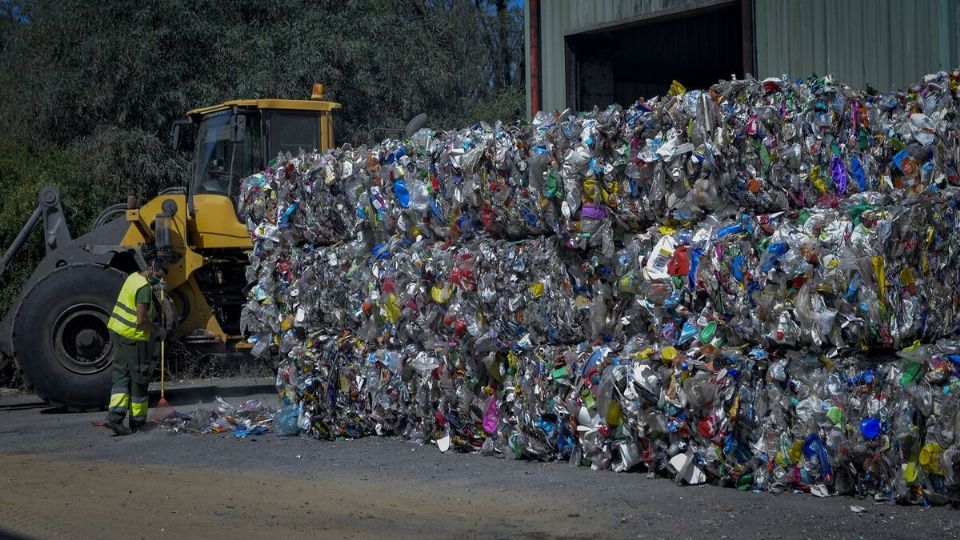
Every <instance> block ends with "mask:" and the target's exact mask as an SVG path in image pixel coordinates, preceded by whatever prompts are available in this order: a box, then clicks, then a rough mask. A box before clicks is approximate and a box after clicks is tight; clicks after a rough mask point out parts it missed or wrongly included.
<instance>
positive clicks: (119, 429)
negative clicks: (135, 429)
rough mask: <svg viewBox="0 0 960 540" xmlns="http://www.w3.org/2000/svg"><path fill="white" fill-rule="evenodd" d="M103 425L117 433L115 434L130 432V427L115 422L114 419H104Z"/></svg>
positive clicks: (127, 433)
mask: <svg viewBox="0 0 960 540" xmlns="http://www.w3.org/2000/svg"><path fill="white" fill-rule="evenodd" d="M103 427H105V428H107V429H109V430H110V431H112V432H113V434H114V435H117V436H120V435H129V434H130V428H128V427H127V426H125V425H123V424H121V423H120V422H117V421H116V420H106V421H104V422H103Z"/></svg>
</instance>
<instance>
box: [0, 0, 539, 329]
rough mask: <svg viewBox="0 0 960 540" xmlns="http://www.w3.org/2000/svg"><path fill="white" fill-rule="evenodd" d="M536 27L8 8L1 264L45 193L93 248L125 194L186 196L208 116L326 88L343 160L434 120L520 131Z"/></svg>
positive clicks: (231, 0)
mask: <svg viewBox="0 0 960 540" xmlns="http://www.w3.org/2000/svg"><path fill="white" fill-rule="evenodd" d="M521 19H522V15H521V13H520V10H519V8H518V7H517V6H516V5H515V4H511V3H509V2H506V1H505V0H492V1H490V0H484V1H480V0H396V1H394V0H340V1H329V0H328V1H324V2H315V1H305V0H211V1H207V2H196V1H192V0H123V1H121V0H115V1H111V0H107V1H101V2H89V1H85V0H0V70H2V75H0V77H2V79H0V191H2V193H3V194H4V197H5V202H4V204H3V205H2V206H0V250H2V249H3V248H5V247H6V246H8V245H9V244H10V243H11V242H12V240H13V238H14V236H15V235H16V234H17V232H18V230H19V228H20V226H21V224H23V223H24V222H25V221H26V219H27V218H28V217H29V215H30V212H31V211H32V209H33V207H34V206H35V204H36V196H37V193H38V191H39V189H40V188H41V187H42V186H43V185H45V184H48V183H52V184H55V185H58V186H59V187H60V189H61V192H62V194H63V198H64V202H65V204H66V205H67V207H68V214H69V218H70V224H71V229H72V231H71V232H72V233H73V234H74V235H78V234H80V233H82V232H85V231H86V230H87V229H88V228H89V227H90V225H91V224H92V223H93V221H94V220H95V218H96V216H97V215H98V213H99V212H100V210H101V209H102V208H103V207H105V206H106V205H108V204H110V203H113V202H122V200H123V199H125V195H126V194H135V195H138V196H139V198H140V200H141V201H143V200H146V199H147V198H149V197H151V196H153V195H154V194H155V193H156V192H157V190H158V189H160V188H162V187H166V186H169V185H176V184H178V183H181V182H182V181H183V178H184V174H183V173H184V171H186V168H187V161H188V157H187V156H183V155H176V154H175V153H173V151H171V150H169V149H167V148H166V147H165V145H164V141H165V140H166V135H167V132H168V130H169V128H170V126H171V125H172V122H173V121H174V120H176V119H178V118H181V117H182V116H183V113H184V112H185V111H187V110H188V109H190V108H193V107H197V106H203V105H210V104H214V103H218V102H221V101H225V100H229V99H235V98H240V97H244V98H256V97H280V98H298V99H303V98H305V97H307V96H308V95H309V91H310V88H311V85H312V83H314V82H316V81H322V82H324V83H325V85H326V87H327V93H328V96H329V98H330V99H333V100H335V101H339V102H341V103H342V104H343V109H342V110H341V111H339V112H338V115H337V117H336V120H335V122H336V141H337V143H338V144H339V143H344V142H352V143H366V142H370V141H372V140H374V137H375V136H377V135H378V134H379V135H380V136H381V138H382V133H383V132H382V131H374V130H375V129H376V128H402V127H403V126H404V124H405V122H406V121H407V120H408V119H410V118H411V117H413V116H415V115H417V114H418V113H421V112H426V113H428V114H429V115H430V118H431V125H432V126H433V127H438V128H444V129H448V128H456V127H463V126H466V125H469V124H471V123H472V122H474V121H476V120H480V119H484V120H488V121H493V120H495V119H496V117H497V116H503V117H505V118H503V119H505V120H515V119H517V118H519V117H520V115H521V114H522V111H523V101H524V92H523V88H522V84H521V83H520V82H519V81H520V80H521V76H520V74H522V72H523V64H522V62H523V60H522V57H523V55H522V41H523V31H522V23H521ZM371 134H373V136H371ZM91 186H92V187H93V189H91ZM42 251H43V248H42V246H41V244H40V242H39V239H38V238H34V239H33V241H32V242H31V243H30V244H29V246H28V249H27V250H26V251H25V253H24V254H23V255H22V256H21V257H20V258H19V260H18V261H17V262H16V264H15V267H14V268H13V271H12V272H11V273H10V274H9V275H7V276H5V278H4V282H3V283H0V314H2V313H4V312H5V311H6V309H7V308H8V307H9V305H10V302H11V301H12V300H13V298H15V296H16V293H17V292H18V290H19V288H20V287H21V286H22V284H23V282H24V281H25V279H26V277H27V276H29V274H30V273H31V272H32V270H33V268H34V266H35V265H36V262H37V261H38V260H39V258H40V257H41V256H42V254H43V253H42Z"/></svg>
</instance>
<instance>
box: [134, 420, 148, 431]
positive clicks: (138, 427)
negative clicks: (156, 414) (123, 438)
mask: <svg viewBox="0 0 960 540" xmlns="http://www.w3.org/2000/svg"><path fill="white" fill-rule="evenodd" d="M142 431H147V423H146V422H137V421H134V420H131V421H130V433H140V432H142Z"/></svg>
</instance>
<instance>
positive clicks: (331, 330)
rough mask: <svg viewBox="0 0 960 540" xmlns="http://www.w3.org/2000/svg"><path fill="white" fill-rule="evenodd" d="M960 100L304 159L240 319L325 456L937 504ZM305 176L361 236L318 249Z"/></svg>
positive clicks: (826, 101) (720, 92)
mask: <svg viewBox="0 0 960 540" xmlns="http://www.w3.org/2000/svg"><path fill="white" fill-rule="evenodd" d="M953 79H955V77H954V76H953V75H950V76H947V75H945V74H940V75H935V76H933V77H931V78H929V80H927V81H925V82H924V84H923V86H922V88H921V91H920V92H916V93H915V94H916V95H914V94H911V95H909V96H903V95H901V96H893V95H884V96H879V97H877V96H865V95H862V94H860V93H858V92H857V91H855V90H852V89H849V88H846V87H842V86H840V85H836V84H835V83H833V82H832V81H829V80H816V79H811V80H807V81H798V82H788V81H778V80H772V81H771V80H768V81H763V82H762V83H757V82H756V81H749V80H748V81H734V82H729V83H727V82H722V83H720V84H719V85H717V86H716V87H714V88H713V89H711V91H710V92H687V93H686V94H678V95H676V96H669V97H667V98H657V99H652V100H647V101H643V102H639V103H637V104H635V105H634V106H633V107H631V108H629V109H626V110H624V109H620V108H617V107H613V108H610V109H607V110H606V111H594V112H592V113H583V114H571V113H569V112H568V111H567V112H564V113H561V114H558V115H538V116H537V118H535V120H534V123H533V124H532V125H531V126H530V127H529V128H524V129H517V128H512V127H504V126H502V125H499V126H496V127H494V128H491V127H489V126H485V125H478V126H474V127H472V128H470V129H466V130H461V131H459V132H447V133H432V132H429V131H422V132H420V133H418V134H417V135H416V136H415V137H413V138H411V139H409V140H407V141H390V140H388V141H384V143H383V144H381V145H378V146H377V147H374V148H372V149H365V148H360V149H352V148H347V147H345V148H343V149H339V150H336V151H333V152H328V153H326V154H314V155H310V156H306V155H305V156H301V157H299V158H292V159H291V160H290V161H291V162H294V166H293V167H292V168H289V167H287V166H286V165H282V164H281V165H277V170H276V171H275V174H276V175H281V176H280V177H278V178H277V179H276V180H275V181H273V180H272V181H271V182H273V184H271V185H275V186H276V189H274V188H271V189H260V191H257V188H258V186H263V185H264V179H263V177H261V178H260V179H256V178H255V179H253V180H251V181H249V182H248V183H249V185H250V186H251V188H250V190H249V193H251V194H253V198H252V199H251V200H250V201H251V202H252V204H250V205H245V206H244V207H243V211H244V212H245V215H247V216H248V217H249V219H250V222H249V223H250V225H251V230H252V236H253V238H254V244H255V249H254V252H253V254H252V255H251V266H250V268H249V269H248V279H249V280H250V281H251V283H252V284H254V286H253V287H252V288H251V294H250V299H249V301H248V304H247V308H246V310H245V314H244V320H245V324H246V325H247V328H248V330H249V331H251V332H252V335H251V340H252V341H255V347H259V348H260V351H261V352H264V353H269V352H271V351H276V352H279V353H280V354H281V355H282V357H283V358H284V364H283V365H282V366H281V372H283V373H286V374H287V378H285V379H284V380H283V381H282V384H281V388H283V389H284V392H285V393H287V394H291V395H294V396H296V398H297V400H298V401H300V402H301V403H302V405H303V412H302V413H301V415H300V417H299V419H298V424H299V426H300V428H301V429H303V430H304V431H305V432H307V433H311V434H313V435H315V436H320V437H339V436H347V437H356V436H363V435H369V434H397V435H402V436H405V437H409V438H411V439H414V440H419V441H424V442H429V443H436V444H437V445H438V446H440V447H441V449H442V450H446V449H448V448H451V447H452V448H456V449H459V450H464V451H482V452H484V453H488V454H496V455H502V456H513V457H518V458H530V459H564V460H570V461H571V462H572V463H579V464H588V465H590V466H593V467H596V468H612V469H614V470H630V469H633V468H638V467H642V468H645V469H646V470H649V471H651V472H655V473H658V474H664V475H668V476H675V477H677V479H678V480H684V479H686V478H687V477H688V476H689V475H690V471H693V470H696V471H700V472H701V473H702V474H703V477H704V480H705V481H709V482H714V483H724V484H730V485H736V486H737V487H738V488H740V489H757V490H771V491H780V490H783V489H789V488H798V489H807V490H811V491H814V490H816V491H818V492H820V491H822V490H833V491H836V492H840V493H857V494H873V495H875V496H878V497H881V498H884V499H887V500H890V499H894V498H902V499H903V500H906V501H911V500H914V501H915V500H919V499H917V498H916V497H917V494H918V493H927V494H939V493H942V492H944V490H945V489H949V488H950V486H953V485H954V484H953V480H952V478H954V477H953V476H951V475H950V474H949V473H948V471H949V470H951V467H950V465H951V464H952V462H951V461H949V460H950V459H952V457H951V456H955V455H956V453H955V452H953V450H954V449H955V448H954V446H953V445H954V443H953V442H950V438H949V436H948V435H947V434H950V433H952V431H951V428H950V426H951V425H953V424H955V422H956V420H955V419H954V418H955V417H953V418H951V417H949V415H948V414H944V412H943V410H944V407H950V404H949V403H948V402H946V401H945V400H944V399H942V398H941V397H940V396H942V395H948V394H949V392H945V391H944V389H947V388H951V387H952V386H953V385H955V384H956V382H957V381H956V374H955V372H954V370H953V369H951V368H949V366H950V365H951V363H953V362H954V360H951V358H952V356H951V355H955V354H956V351H955V348H954V349H951V347H953V346H952V345H950V344H949V342H946V343H945V344H944V343H940V344H938V345H937V346H936V347H935V348H933V347H931V346H930V345H923V344H922V343H921V342H926V343H930V342H932V341H936V340H937V339H939V338H942V337H946V338H951V339H955V338H956V335H957V326H956V324H957V323H956V320H955V318H954V317H953V316H952V315H951V314H952V313H954V312H955V311H956V307H957V301H958V297H957V296H956V294H957V293H956V290H957V289H956V286H955V283H956V279H957V277H956V268H957V267H958V265H957V260H956V250H955V246H956V245H957V242H956V232H955V231H956V227H955V223H956V217H955V214H956V208H957V195H956V192H955V191H954V190H953V189H952V188H951V187H950V184H951V183H955V179H956V172H955V170H954V169H953V168H952V167H955V165H954V164H953V162H952V161H951V159H950V158H949V156H950V152H951V151H952V150H951V149H952V148H953V146H952V145H954V144H955V141H956V136H955V134H954V133H953V130H952V128H951V124H950V122H951V120H950V118H951V117H949V115H947V114H946V113H945V112H944V111H947V110H949V108H950V107H952V101H951V100H952V97H949V96H951V95H952V93H954V92H955V90H956V87H955V86H951V84H952V83H950V82H946V81H952V80H953ZM917 96H920V97H917ZM918 100H923V103H922V104H920V103H919V101H918ZM904 102H906V103H912V104H913V105H916V106H920V107H923V108H924V109H921V110H923V112H924V114H923V116H925V117H927V118H923V117H914V116H912V114H915V113H910V114H909V115H908V114H906V112H905V111H907V110H909V109H907V108H902V109H901V107H903V105H902V104H903V103H904ZM926 108H929V114H928V111H927V110H926ZM891 122H893V123H891ZM681 127H683V128H682V129H681ZM891 129H893V130H894V131H891ZM934 132H935V133H934ZM891 133H896V134H897V137H898V139H897V141H896V142H895V141H894V140H893V139H892V138H891V137H890V134H891ZM854 135H856V137H857V138H856V141H857V142H856V144H849V142H850V140H851V137H853V136H854ZM863 140H866V143H865V145H864V144H863V143H862V142H861V141H863ZM789 141H793V142H789ZM788 142H789V144H788ZM834 146H836V148H834ZM901 152H905V153H901ZM305 163H313V164H315V168H314V169H311V167H314V165H303V164H305ZM921 164H922V165H921ZM928 164H929V165H928ZM814 167H816V169H814ZM311 170H315V171H318V172H314V173H309V171H311ZM285 171H291V173H292V174H293V176H289V177H288V176H283V175H286V174H287V173H286V172H285ZM298 171H307V173H306V174H305V175H302V176H303V177H302V179H301V180H303V181H304V183H305V184H306V183H309V182H310V181H309V180H308V178H309V175H310V174H314V175H315V176H316V177H317V178H322V179H323V185H324V186H326V187H325V188H321V189H326V191H328V192H330V193H331V195H332V196H339V194H340V193H343V196H344V197H346V198H347V200H348V201H349V204H350V205H352V206H351V208H353V211H352V213H350V214H349V215H350V216H351V218H350V219H351V220H353V219H355V221H350V220H347V221H345V223H346V225H345V227H347V228H350V227H352V229H350V230H351V231H353V236H352V237H350V236H344V237H342V239H341V240H340V243H336V242H330V241H331V240H333V239H334V237H333V236H327V237H324V236H323V235H320V234H318V233H316V232H315V231H314V230H313V229H312V228H311V227H310V225H309V222H310V219H309V216H311V214H310V213H309V212H307V211H306V210H302V211H301V210H300V208H301V206H302V207H303V208H306V207H308V206H310V205H311V204H318V205H319V204H327V203H326V202H325V200H324V199H323V198H322V197H321V198H311V197H315V195H314V194H313V193H312V192H309V191H308V190H305V189H301V188H298V187H291V186H289V185H288V181H289V180H291V179H292V180H293V181H294V182H296V181H299V180H298V179H297V177H296V174H299V173H298ZM531 175H536V177H535V178H531ZM245 185H246V184H245ZM245 193H246V191H245ZM258 193H259V195H258ZM270 193H273V194H274V195H269V194H270ZM258 197H259V198H258ZM304 201H307V202H304ZM310 201H312V202H310ZM294 205H296V209H295V210H293V211H291V210H289V209H290V208H291V207H294ZM319 215H323V212H322V209H321V211H320V212H319ZM285 216H286V217H285ZM301 218H308V219H305V220H302V221H299V220H301ZM334 230H336V229H334ZM519 239H523V240H522V241H518V240H519ZM328 243H329V244H332V245H328ZM267 343H269V344H270V345H269V346H265V345H264V344H267ZM864 350H874V351H892V350H900V353H901V355H902V356H903V357H902V358H889V357H888V358H884V359H880V360H877V359H876V357H873V358H872V359H871V358H869V357H866V356H861V353H862V351H864ZM904 355H905V356H904ZM291 375H293V376H292V377H291ZM924 384H928V385H930V386H924ZM933 385H938V386H937V388H938V389H939V393H936V392H932V391H930V390H931V389H932V387H933ZM881 411H885V412H881ZM919 418H923V419H928V420H929V423H930V425H932V426H936V431H937V433H940V435H928V436H927V437H926V438H924V439H923V440H917V438H916V437H915V436H914V435H913V434H914V433H916V428H917V426H916V422H918V421H919V420H918V419H919ZM861 425H867V426H873V427H871V428H870V429H868V430H866V431H863V430H859V429H858V428H859V426H861ZM877 426H879V427H877ZM875 431H876V432H875ZM858 433H859V434H858ZM893 441H895V442H896V444H888V443H890V442H893ZM933 445H937V446H936V447H935V446H933ZM895 448H898V449H904V451H902V452H899V453H898V451H895V450H893V449H895ZM937 448H940V450H938V449H937ZM906 449H909V450H906ZM921 455H923V456H926V457H925V458H924V459H923V460H922V463H921V460H920V456H921ZM914 456H915V459H914ZM945 456H946V457H945ZM681 457H682V458H683V459H684V462H683V464H682V465H683V466H682V467H679V468H678V467H673V468H671V467H670V465H669V464H670V463H671V461H673V460H675V459H676V460H677V463H679V460H680V458H681ZM945 460H946V461H945ZM914 462H915V463H916V465H915V466H911V467H912V468H911V467H908V468H907V469H906V470H907V471H908V472H909V473H910V474H904V473H903V471H899V469H898V467H899V466H900V465H904V464H906V465H909V463H914ZM888 463H889V464H891V465H889V466H888V465H886V464H888ZM881 465H882V466H881ZM851 471H852V472H851ZM898 471H899V472H898ZM918 471H919V472H918ZM681 473H682V474H681ZM697 478H699V476H698V477H697ZM686 481H689V480H686ZM698 481H699V480H698Z"/></svg>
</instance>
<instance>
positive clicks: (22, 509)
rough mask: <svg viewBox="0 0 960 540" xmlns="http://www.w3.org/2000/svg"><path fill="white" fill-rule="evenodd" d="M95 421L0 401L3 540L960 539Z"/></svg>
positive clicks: (382, 443) (828, 503)
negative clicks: (128, 431)
mask: <svg viewBox="0 0 960 540" xmlns="http://www.w3.org/2000/svg"><path fill="white" fill-rule="evenodd" d="M270 392H271V387H270V381H267V380H231V381H221V382H210V381H206V382H201V383H199V384H194V385H192V386H188V387H185V388H183V389H180V390H177V391H173V392H170V393H169V394H168V399H169V400H170V401H171V402H172V403H173V404H174V405H176V406H178V407H180V408H181V409H183V410H188V409H192V408H193V406H194V405H196V404H197V402H198V401H202V402H203V406H204V407H208V408H212V407H213V406H214V405H213V404H212V403H211V401H212V400H213V398H214V396H216V395H221V396H223V397H224V398H225V399H227V400H228V401H230V402H232V403H239V402H240V401H242V400H243V399H249V398H252V397H260V398H263V399H265V400H272V399H275V398H274V396H273V394H272V393H270ZM101 418H102V413H96V414H65V413H60V412H59V411H56V410H54V409H50V408H49V407H47V406H45V405H44V404H43V403H42V402H39V401H38V400H37V399H35V398H33V397H32V396H16V395H13V396H12V395H9V394H6V395H2V396H0V538H2V537H13V538H72V537H78V538H91V537H97V538H114V537H121V536H123V537H130V536H135V537H144V538H163V537H167V538H181V537H207V538H220V537H224V538H227V537H230V538H235V537H237V536H238V535H243V536H256V537H261V536H267V535H270V536H278V537H307V536H312V537H316V536H318V535H320V536H322V537H370V536H375V537H376V536H391V537H424V536H425V537H454V536H465V537H479V538H507V537H518V538H552V537H578V538H580V537H597V536H605V537H631V538H636V537H639V538H705V537H713V538H743V537H750V538H816V539H823V538H879V537H884V538H922V537H926V538H943V537H954V538H955V537H958V536H960V511H956V510H951V509H948V508H930V509H923V508H905V507H897V506H891V505H875V504H873V503H872V502H871V501H861V500H856V499H852V498H845V497H840V498H830V499H818V498H815V497H812V496H809V495H797V494H783V495H770V494H765V493H764V494H758V493H741V492H738V491H736V490H732V489H724V488H717V487H712V486H703V487H678V486H675V485H674V484H673V482H671V481H669V480H665V479H651V478H647V477H646V475H644V474H629V473H628V474H616V473H612V472H597V471H591V470H589V469H587V468H574V467H570V466H569V465H566V464H558V463H531V462H519V461H512V460H505V459H496V458H491V457H483V456H479V455H465V454H453V453H447V454H442V453H440V451H439V450H438V449H437V448H436V447H433V446H418V445H416V444H413V443H410V442H406V441H402V440H397V439H384V438H367V439H363V440H357V441H338V442H327V441H317V440H313V439H307V438H297V437H292V438H281V437H277V436H275V435H272V434H268V435H262V436H259V437H254V438H247V439H237V438H235V437H233V436H231V435H205V436H196V435H176V434H170V433H165V432H159V431H154V432H151V433H146V434H137V435H133V436H129V437H112V436H110V435H109V433H108V432H107V431H106V430H104V429H103V428H98V427H94V426H93V425H92V424H91V422H93V421H96V420H99V419H101ZM851 505H857V506H862V507H864V508H866V512H864V513H854V512H852V511H851V510H850V506H851Z"/></svg>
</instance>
